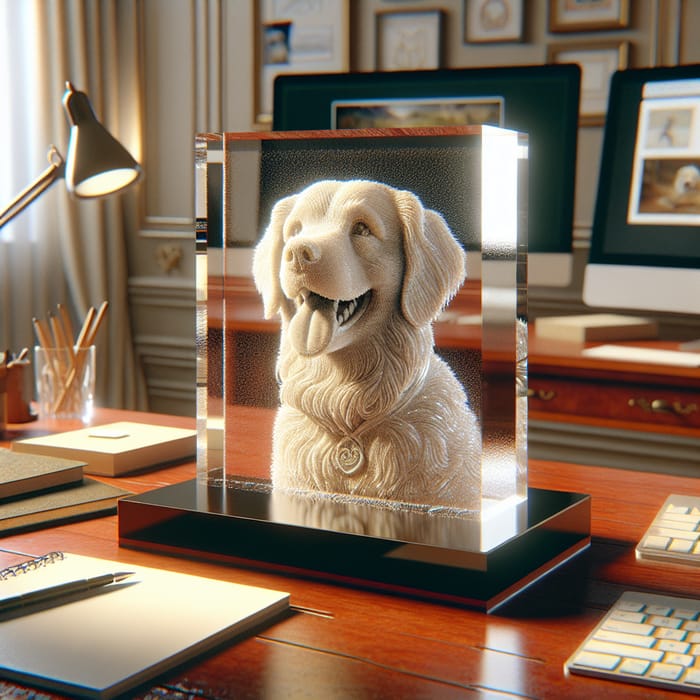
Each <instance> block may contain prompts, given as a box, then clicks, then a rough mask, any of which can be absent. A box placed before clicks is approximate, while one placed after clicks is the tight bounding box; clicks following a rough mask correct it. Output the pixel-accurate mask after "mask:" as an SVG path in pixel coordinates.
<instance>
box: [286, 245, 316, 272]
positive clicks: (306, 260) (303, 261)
mask: <svg viewBox="0 0 700 700" xmlns="http://www.w3.org/2000/svg"><path fill="white" fill-rule="evenodd" d="M320 259H321V251H320V250H319V248H318V246H316V245H315V244H314V243H312V242H311V241H291V242H290V243H289V244H288V245H287V253H286V260H287V262H288V263H291V264H292V265H294V266H295V267H297V268H303V267H306V266H307V265H313V264H314V263H316V262H318V261H319V260H320Z"/></svg>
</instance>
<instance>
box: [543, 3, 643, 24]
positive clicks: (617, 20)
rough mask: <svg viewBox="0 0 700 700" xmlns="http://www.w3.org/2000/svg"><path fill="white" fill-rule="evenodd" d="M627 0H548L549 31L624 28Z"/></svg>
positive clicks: (627, 18) (627, 6)
mask: <svg viewBox="0 0 700 700" xmlns="http://www.w3.org/2000/svg"><path fill="white" fill-rule="evenodd" d="M629 21H630V6H629V0H549V31H550V32H582V31H600V30H606V29H625V28H626V27H628V26H629Z"/></svg>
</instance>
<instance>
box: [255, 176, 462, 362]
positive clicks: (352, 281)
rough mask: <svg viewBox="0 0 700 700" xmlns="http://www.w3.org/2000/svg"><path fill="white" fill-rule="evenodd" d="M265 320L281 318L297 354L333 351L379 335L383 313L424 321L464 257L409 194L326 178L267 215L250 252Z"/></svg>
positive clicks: (442, 299)
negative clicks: (259, 236) (259, 235)
mask: <svg viewBox="0 0 700 700" xmlns="http://www.w3.org/2000/svg"><path fill="white" fill-rule="evenodd" d="M253 274H254V278H255V283H256V286H257V288H258V290H259V291H260V293H261V294H262V297H263V302H264V306H265V315H266V317H267V318H269V317H271V316H273V315H274V314H275V313H280V314H281V316H282V321H283V328H284V329H285V332H286V335H287V337H288V339H289V341H290V342H291V344H292V346H293V347H294V349H295V350H296V352H297V353H299V354H301V355H305V356H317V355H320V354H323V353H326V354H328V353H332V352H335V351H337V350H340V349H342V348H344V347H347V346H348V345H350V344H353V343H356V342H358V341H361V340H362V338H363V337H368V336H369V335H370V334H373V335H376V334H377V333H381V328H382V325H383V324H384V323H386V321H387V319H388V318H389V316H390V315H391V314H400V315H402V316H403V318H404V319H405V320H406V321H407V322H408V323H410V324H411V325H413V326H417V327H420V326H423V325H425V324H427V323H429V322H430V321H431V320H432V319H433V318H435V316H437V314H438V313H439V312H440V310H441V309H442V307H443V306H444V305H445V303H446V302H447V301H448V300H449V299H450V298H451V297H452V295H454V293H455V292H456V291H457V290H458V289H459V286H460V285H461V284H462V282H463V281H464V276H465V254H464V251H463V250H462V248H461V246H460V245H459V244H458V243H457V241H456V240H455V239H454V238H453V236H452V234H451V233H450V231H449V228H448V227H447V224H446V223H445V221H444V220H443V218H442V217H441V216H440V215H439V214H437V213H436V212H433V211H431V210H428V209H425V208H424V207H423V205H422V204H421V202H420V200H419V199H418V198H417V197H416V196H415V195H414V194H412V193H410V192H407V191H403V190H396V189H394V188H391V187H389V186H387V185H384V184H381V183H377V182H371V181H365V180H351V181H345V182H340V181H335V180H325V181H321V182H317V183H315V184H313V185H310V186H309V187H308V188H306V189H305V190H303V191H302V192H300V193H299V194H296V195H292V196H290V197H287V198H285V199H283V200H281V201H280V202H278V203H277V204H276V205H275V207H274V208H273V211H272V214H271V217H270V224H269V226H268V228H267V230H266V232H265V235H264V236H263V239H262V240H261V242H260V244H259V245H258V247H257V248H256V251H255V258H254V263H253Z"/></svg>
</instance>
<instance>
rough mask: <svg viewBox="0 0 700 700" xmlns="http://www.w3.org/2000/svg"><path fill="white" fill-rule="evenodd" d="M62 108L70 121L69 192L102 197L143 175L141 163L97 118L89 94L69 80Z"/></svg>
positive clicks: (67, 174) (67, 185)
mask: <svg viewBox="0 0 700 700" xmlns="http://www.w3.org/2000/svg"><path fill="white" fill-rule="evenodd" d="M63 107H64V109H65V111H66V116H67V117H68V121H69V122H70V124H71V129H70V138H69V141H68V151H67V153H66V171H65V178H66V187H67V188H68V191H69V192H71V193H73V194H74V195H75V196H77V197H102V196H104V195H107V194H111V193H113V192H117V191H119V190H121V189H124V188H125V187H127V186H128V185H130V184H131V183H132V182H134V181H135V180H136V179H137V178H138V177H139V176H140V175H141V167H140V166H139V164H138V163H137V162H136V161H135V160H134V158H133V157H132V156H131V154H130V153H129V152H128V151H127V150H126V149H125V148H124V146H122V145H121V144H120V143H119V141H117V140H116V139H115V138H114V137H113V136H112V135H111V134H110V133H109V132H108V131H107V129H105V128H104V126H102V124H100V122H99V121H98V120H97V117H96V116H95V113H94V111H93V109H92V105H91V104H90V100H89V99H88V96H87V95H86V94H85V93H84V92H80V91H79V90H75V89H74V88H73V86H72V85H71V83H70V82H69V83H67V84H66V92H65V94H64V95H63Z"/></svg>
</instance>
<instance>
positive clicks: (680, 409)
mask: <svg viewBox="0 0 700 700" xmlns="http://www.w3.org/2000/svg"><path fill="white" fill-rule="evenodd" d="M627 405H628V406H631V407H634V406H639V408H641V409H642V410H643V411H646V412H647V413H673V414H675V415H677V416H689V415H690V414H691V413H695V412H696V411H697V410H698V405H697V404H696V403H689V404H685V405H683V404H682V403H681V402H680V401H666V399H652V400H651V401H649V399H644V398H642V399H630V400H629V401H628V402H627Z"/></svg>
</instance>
